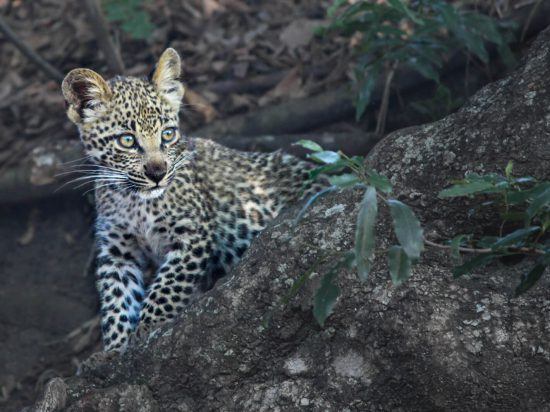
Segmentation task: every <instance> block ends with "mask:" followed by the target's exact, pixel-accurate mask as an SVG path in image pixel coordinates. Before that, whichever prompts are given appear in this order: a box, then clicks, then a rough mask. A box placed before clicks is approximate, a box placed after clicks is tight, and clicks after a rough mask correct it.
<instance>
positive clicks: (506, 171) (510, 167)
mask: <svg viewBox="0 0 550 412" xmlns="http://www.w3.org/2000/svg"><path fill="white" fill-rule="evenodd" d="M513 168H514V162H512V161H511V160H510V161H509V162H508V164H507V165H506V169H504V174H505V175H506V178H507V179H510V178H511V177H512V170H513Z"/></svg>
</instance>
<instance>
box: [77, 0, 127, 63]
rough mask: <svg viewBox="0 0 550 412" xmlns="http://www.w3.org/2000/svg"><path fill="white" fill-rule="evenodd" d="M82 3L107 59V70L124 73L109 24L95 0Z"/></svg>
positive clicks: (85, 0) (86, 0)
mask: <svg viewBox="0 0 550 412" xmlns="http://www.w3.org/2000/svg"><path fill="white" fill-rule="evenodd" d="M83 4H84V7H85V9H86V13H87V14H88V18H89V19H90V23H91V26H92V29H93V31H94V33H95V35H96V38H97V42H98V44H99V47H100V49H101V51H102V52H103V54H104V55H105V60H107V65H108V66H109V70H110V71H112V72H113V73H117V74H122V73H124V63H123V62H122V57H120V51H119V50H118V48H117V47H116V46H115V44H114V42H113V39H111V36H110V34H109V26H108V24H107V21H106V20H105V16H103V13H102V12H101V8H100V6H99V4H98V2H97V0H84V2H83Z"/></svg>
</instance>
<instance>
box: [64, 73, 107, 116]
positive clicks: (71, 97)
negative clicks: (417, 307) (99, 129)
mask: <svg viewBox="0 0 550 412" xmlns="http://www.w3.org/2000/svg"><path fill="white" fill-rule="evenodd" d="M61 89H62V91H63V96H64V97H65V101H66V102H67V116H68V117H69V119H71V121H73V122H74V123H76V124H81V123H84V122H87V121H90V120H93V119H97V118H99V117H100V116H101V115H102V114H103V113H104V112H105V110H107V107H108V103H109V100H110V99H111V96H112V91H111V88H110V87H109V85H108V84H107V82H106V81H105V80H104V79H103V77H101V76H100V75H99V74H97V73H96V72H94V71H93V70H89V69H74V70H71V71H70V72H69V74H67V76H65V79H63V83H62V85H61Z"/></svg>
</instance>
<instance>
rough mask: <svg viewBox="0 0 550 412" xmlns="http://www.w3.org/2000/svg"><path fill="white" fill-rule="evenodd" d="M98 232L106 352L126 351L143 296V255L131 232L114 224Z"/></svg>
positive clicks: (102, 326)
mask: <svg viewBox="0 0 550 412" xmlns="http://www.w3.org/2000/svg"><path fill="white" fill-rule="evenodd" d="M99 226H101V228H100V229H98V231H97V234H96V236H97V247H98V257H97V280H96V284H97V289H98V292H99V295H100V301H101V330H102V334H103V345H104V349H105V350H106V351H113V350H115V351H123V350H124V349H125V348H126V346H127V345H128V340H129V336H130V334H131V333H132V332H133V331H134V329H135V328H136V327H137V325H138V322H139V313H140V309H141V304H142V300H143V296H144V292H145V291H144V286H143V274H142V270H141V264H140V263H141V262H140V259H141V257H140V256H139V255H138V253H139V252H138V250H139V249H138V248H137V245H136V242H135V239H134V238H133V236H132V235H130V234H128V233H126V232H125V231H124V230H123V229H122V228H119V227H117V226H116V225H111V224H108V223H107V224H105V223H104V224H101V225H98V227H99Z"/></svg>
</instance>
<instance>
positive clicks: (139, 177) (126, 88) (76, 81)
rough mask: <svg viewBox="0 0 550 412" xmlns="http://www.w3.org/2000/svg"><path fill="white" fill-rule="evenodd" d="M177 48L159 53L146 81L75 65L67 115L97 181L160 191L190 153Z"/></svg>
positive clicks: (67, 86) (145, 193)
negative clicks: (182, 124)
mask: <svg viewBox="0 0 550 412" xmlns="http://www.w3.org/2000/svg"><path fill="white" fill-rule="evenodd" d="M180 72H181V62H180V58H179V56H178V54H177V52H176V51H175V50H174V49H167V50H166V51H164V53H163V54H162V56H161V57H160V59H159V61H158V63H157V66H156V68H155V70H154V72H153V74H152V75H151V76H150V78H148V79H139V78H135V77H120V76H119V77H115V78H114V79H111V80H109V81H105V80H104V79H103V77H101V76H100V75H99V74H97V73H96V72H94V71H93V70H89V69H74V70H72V71H71V72H69V74H67V76H66V77H65V79H64V80H63V84H62V90H63V95H64V97H65V100H66V102H67V116H68V117H69V119H70V120H71V121H72V122H73V123H75V124H76V125H77V126H78V129H79V131H80V137H81V139H82V142H83V143H84V147H85V151H86V154H87V155H88V157H89V158H90V160H91V161H93V162H94V163H95V164H96V168H97V171H95V173H96V174H97V179H96V180H97V182H98V183H103V184H105V185H116V186H119V187H120V188H121V190H122V189H128V190H133V191H137V192H138V193H139V195H140V196H141V197H142V198H145V199H147V198H154V197H157V196H160V195H162V193H163V192H164V190H165V189H166V187H167V186H168V185H169V184H170V182H171V181H172V179H173V178H174V176H175V172H176V170H177V169H178V168H179V167H181V166H182V165H183V164H184V163H185V161H186V160H187V158H188V157H189V152H188V151H186V149H185V147H186V144H185V143H186V142H185V141H184V140H185V138H184V137H182V136H181V134H180V132H179V129H178V111H179V108H180V104H181V100H182V98H183V93H184V88H183V85H182V84H181V83H180V81H179V76H180Z"/></svg>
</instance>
